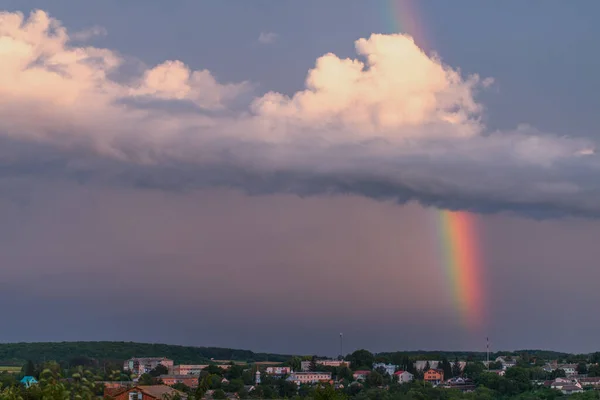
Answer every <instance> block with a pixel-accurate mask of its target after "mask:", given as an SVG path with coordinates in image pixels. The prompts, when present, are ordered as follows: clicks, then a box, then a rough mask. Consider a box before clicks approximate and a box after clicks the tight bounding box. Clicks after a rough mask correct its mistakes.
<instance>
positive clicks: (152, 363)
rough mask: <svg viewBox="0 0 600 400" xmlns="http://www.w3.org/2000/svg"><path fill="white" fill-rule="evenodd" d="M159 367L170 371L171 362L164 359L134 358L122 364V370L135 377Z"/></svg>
mask: <svg viewBox="0 0 600 400" xmlns="http://www.w3.org/2000/svg"><path fill="white" fill-rule="evenodd" d="M159 365H163V366H165V367H167V369H172V368H173V360H170V359H168V358H165V357H142V358H137V357H134V358H130V359H129V360H126V361H125V362H124V363H123V370H125V371H129V372H132V373H134V374H136V375H142V374H145V373H148V372H150V371H152V370H153V369H154V368H156V367H157V366H159Z"/></svg>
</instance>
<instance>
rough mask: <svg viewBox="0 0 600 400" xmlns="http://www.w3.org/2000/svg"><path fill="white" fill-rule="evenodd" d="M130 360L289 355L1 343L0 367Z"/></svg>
mask: <svg viewBox="0 0 600 400" xmlns="http://www.w3.org/2000/svg"><path fill="white" fill-rule="evenodd" d="M131 357H168V358H171V359H173V360H174V361H175V362H176V363H177V364H206V363H209V362H210V360H211V359H213V358H214V359H215V360H234V361H246V362H255V361H274V362H282V361H286V360H288V359H289V358H290V356H289V355H282V354H268V353H255V352H253V351H250V350H237V349H228V348H219V347H193V346H176V345H168V344H158V343H136V342H37V343H1V344H0V365H19V366H20V365H23V363H24V362H25V361H27V360H32V361H34V362H43V361H45V360H55V361H57V362H61V363H65V362H66V363H72V364H74V365H93V364H94V363H96V364H98V363H102V362H104V361H111V362H122V361H124V360H127V359H129V358H131Z"/></svg>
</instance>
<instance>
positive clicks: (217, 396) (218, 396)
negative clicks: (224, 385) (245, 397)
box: [212, 389, 227, 400]
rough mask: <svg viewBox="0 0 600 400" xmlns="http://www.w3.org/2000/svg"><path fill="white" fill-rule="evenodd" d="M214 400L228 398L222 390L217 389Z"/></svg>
mask: <svg viewBox="0 0 600 400" xmlns="http://www.w3.org/2000/svg"><path fill="white" fill-rule="evenodd" d="M212 397H213V399H218V400H223V399H226V398H227V395H226V394H225V392H224V391H223V390H222V389H217V390H215V391H214V392H213V395H212Z"/></svg>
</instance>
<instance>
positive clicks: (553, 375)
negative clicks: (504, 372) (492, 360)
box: [509, 368, 567, 379]
mask: <svg viewBox="0 0 600 400" xmlns="http://www.w3.org/2000/svg"><path fill="white" fill-rule="evenodd" d="M509 369H510V368H509ZM566 377H567V373H566V372H565V370H564V369H562V368H557V369H555V370H554V371H552V372H551V373H550V379H556V378H566Z"/></svg>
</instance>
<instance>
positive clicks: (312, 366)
mask: <svg viewBox="0 0 600 400" xmlns="http://www.w3.org/2000/svg"><path fill="white" fill-rule="evenodd" d="M317 369H318V367H317V358H316V357H313V358H312V359H311V360H310V365H309V366H308V370H309V371H310V372H315V371H317Z"/></svg>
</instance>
